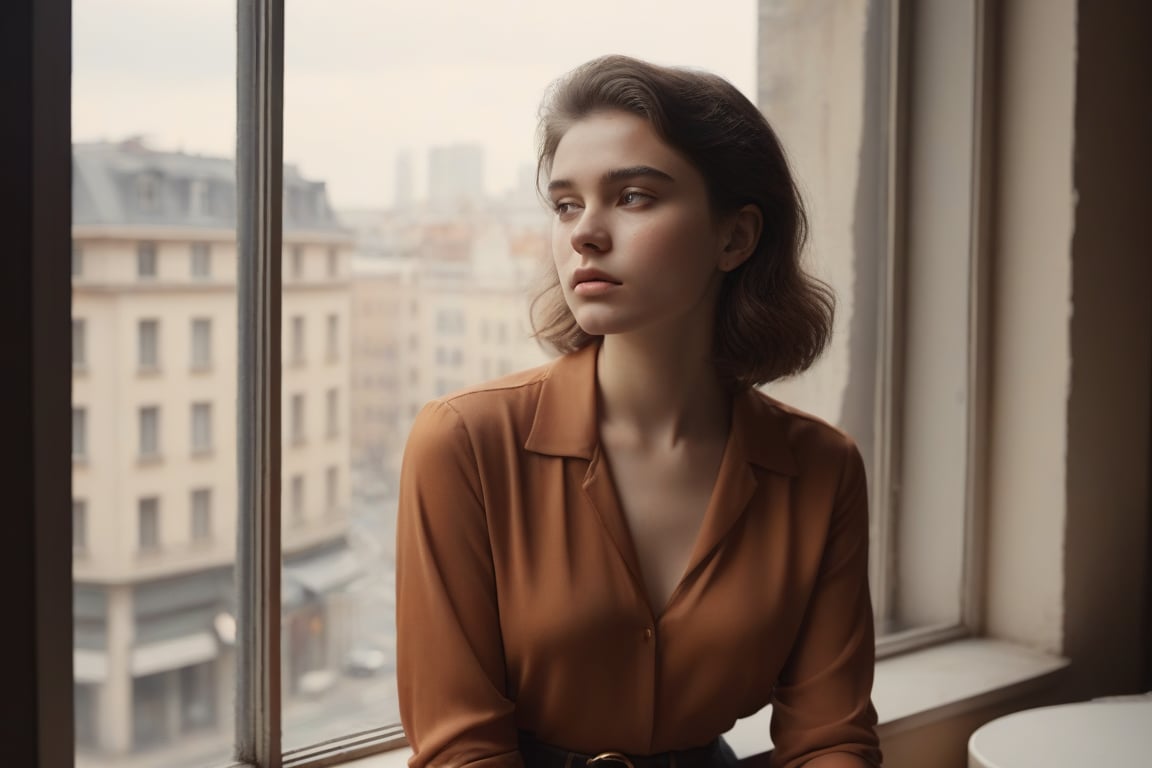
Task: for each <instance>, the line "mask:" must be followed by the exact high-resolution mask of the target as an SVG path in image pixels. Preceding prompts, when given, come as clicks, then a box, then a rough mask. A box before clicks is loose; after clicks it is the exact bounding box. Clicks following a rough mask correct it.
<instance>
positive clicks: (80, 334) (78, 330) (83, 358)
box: [72, 318, 88, 368]
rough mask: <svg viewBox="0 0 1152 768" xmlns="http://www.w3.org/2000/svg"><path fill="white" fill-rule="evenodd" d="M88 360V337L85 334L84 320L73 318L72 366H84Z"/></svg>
mask: <svg viewBox="0 0 1152 768" xmlns="http://www.w3.org/2000/svg"><path fill="white" fill-rule="evenodd" d="M87 362H88V353H87V339H86V338H85V336H84V321H83V320H82V319H80V318H72V367H73V368H84V367H85V366H86V365H87Z"/></svg>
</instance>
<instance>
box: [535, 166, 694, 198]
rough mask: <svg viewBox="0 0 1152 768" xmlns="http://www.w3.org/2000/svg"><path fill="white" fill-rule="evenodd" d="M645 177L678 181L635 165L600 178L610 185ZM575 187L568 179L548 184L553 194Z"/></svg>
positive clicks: (653, 169)
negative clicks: (556, 191) (558, 190)
mask: <svg viewBox="0 0 1152 768" xmlns="http://www.w3.org/2000/svg"><path fill="white" fill-rule="evenodd" d="M645 177H647V178H652V179H659V180H661V181H676V180H675V179H673V178H672V177H671V176H669V175H668V174H667V173H665V172H664V171H662V170H660V169H659V168H653V167H652V166H650V165H633V166H630V167H628V168H614V169H612V170H611V171H607V172H605V173H604V175H603V176H601V177H600V183H601V184H609V183H612V182H618V181H628V180H630V179H640V178H645ZM573 186H575V185H574V184H573V183H572V182H571V181H569V180H568V179H553V180H552V181H549V182H548V191H549V192H553V191H555V190H557V189H570V188H572V187H573Z"/></svg>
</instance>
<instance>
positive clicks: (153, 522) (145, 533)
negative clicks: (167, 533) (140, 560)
mask: <svg viewBox="0 0 1152 768" xmlns="http://www.w3.org/2000/svg"><path fill="white" fill-rule="evenodd" d="M137 516H138V517H139V520H138V527H137V531H136V533H137V539H136V548H137V549H138V550H139V551H140V552H155V551H157V550H158V549H160V499H159V498H158V497H156V496H145V497H144V498H142V499H140V501H139V503H138V504H137Z"/></svg>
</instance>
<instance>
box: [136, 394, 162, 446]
mask: <svg viewBox="0 0 1152 768" xmlns="http://www.w3.org/2000/svg"><path fill="white" fill-rule="evenodd" d="M139 417H140V458H142V459H154V458H157V457H159V456H160V408H159V407H158V406H155V405H148V406H145V407H143V408H141V409H140V414H139Z"/></svg>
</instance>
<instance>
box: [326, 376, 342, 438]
mask: <svg viewBox="0 0 1152 768" xmlns="http://www.w3.org/2000/svg"><path fill="white" fill-rule="evenodd" d="M327 405H328V408H327V414H328V418H327V419H326V422H327V429H326V430H325V433H326V434H327V435H328V437H336V436H338V435H339V434H340V392H339V390H337V389H335V388H333V389H330V390H328V393H327Z"/></svg>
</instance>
